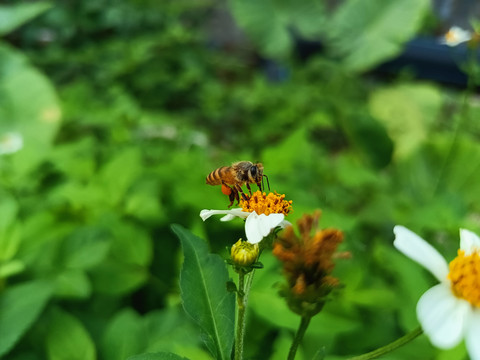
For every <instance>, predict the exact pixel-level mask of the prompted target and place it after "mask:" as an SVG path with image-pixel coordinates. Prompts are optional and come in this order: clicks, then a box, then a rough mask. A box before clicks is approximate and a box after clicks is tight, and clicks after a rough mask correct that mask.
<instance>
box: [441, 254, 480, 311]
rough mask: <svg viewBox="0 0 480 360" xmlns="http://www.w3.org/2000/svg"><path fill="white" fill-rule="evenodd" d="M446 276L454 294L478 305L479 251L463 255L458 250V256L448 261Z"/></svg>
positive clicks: (479, 289) (479, 300) (479, 292)
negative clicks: (448, 269) (448, 267)
mask: <svg viewBox="0 0 480 360" xmlns="http://www.w3.org/2000/svg"><path fill="white" fill-rule="evenodd" d="M448 278H449V279H450V281H451V282H452V291H453V293H454V294H455V296H457V297H459V298H462V299H465V300H467V301H468V302H469V303H470V304H472V305H473V306H476V307H480V253H479V252H478V251H475V252H473V253H471V254H470V255H465V251H463V250H458V256H457V257H456V258H455V259H453V260H452V261H451V262H450V273H449V274H448Z"/></svg>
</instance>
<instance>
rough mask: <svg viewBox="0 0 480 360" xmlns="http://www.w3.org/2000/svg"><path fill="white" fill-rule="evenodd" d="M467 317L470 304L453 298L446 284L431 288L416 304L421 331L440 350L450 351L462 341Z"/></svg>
mask: <svg viewBox="0 0 480 360" xmlns="http://www.w3.org/2000/svg"><path fill="white" fill-rule="evenodd" d="M469 315H471V306H470V303H469V302H468V301H465V300H462V299H459V298H457V297H455V295H453V293H452V291H451V289H450V285H449V284H448V283H442V284H438V285H436V286H434V287H432V288H431V289H430V290H428V291H427V292H426V293H425V294H423V295H422V297H421V298H420V300H419V301H418V304H417V317H418V321H419V322H420V324H421V326H422V329H423V331H424V332H425V334H426V335H427V336H428V338H429V339H430V341H431V342H432V344H433V345H434V346H436V347H438V348H440V349H450V348H452V347H454V346H455V345H457V344H458V343H459V342H460V341H461V340H462V338H463V336H464V334H465V329H466V322H467V319H468V317H469Z"/></svg>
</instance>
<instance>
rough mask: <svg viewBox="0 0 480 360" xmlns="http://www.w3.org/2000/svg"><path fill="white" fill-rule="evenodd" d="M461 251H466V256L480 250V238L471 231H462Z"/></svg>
mask: <svg viewBox="0 0 480 360" xmlns="http://www.w3.org/2000/svg"><path fill="white" fill-rule="evenodd" d="M460 249H462V250H464V251H465V254H466V255H470V254H471V253H472V252H474V251H476V250H480V238H479V237H478V236H477V234H475V233H473V232H471V231H469V230H466V229H460Z"/></svg>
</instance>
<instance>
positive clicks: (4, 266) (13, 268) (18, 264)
mask: <svg viewBox="0 0 480 360" xmlns="http://www.w3.org/2000/svg"><path fill="white" fill-rule="evenodd" d="M23 270H25V264H24V263H23V261H20V260H11V261H7V262H3V263H0V279H1V278H7V277H9V276H12V275H15V274H18V273H20V272H22V271H23Z"/></svg>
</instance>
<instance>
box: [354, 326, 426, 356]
mask: <svg viewBox="0 0 480 360" xmlns="http://www.w3.org/2000/svg"><path fill="white" fill-rule="evenodd" d="M422 333H423V330H422V329H421V328H420V327H418V328H416V329H415V330H413V331H412V332H410V333H408V334H406V335H404V336H402V337H401V338H399V339H397V340H395V341H394V342H391V343H390V344H388V345H385V346H382V347H381V348H378V349H376V350H373V351H371V352H368V353H366V354H363V355H359V356H354V357H352V358H349V359H348V360H369V359H376V358H378V357H380V356H382V355H385V354H387V353H389V352H391V351H393V350H395V349H397V348H399V347H400V346H403V345H405V344H407V343H409V342H410V341H412V340H413V339H415V338H416V337H417V336H419V335H421V334H422Z"/></svg>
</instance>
